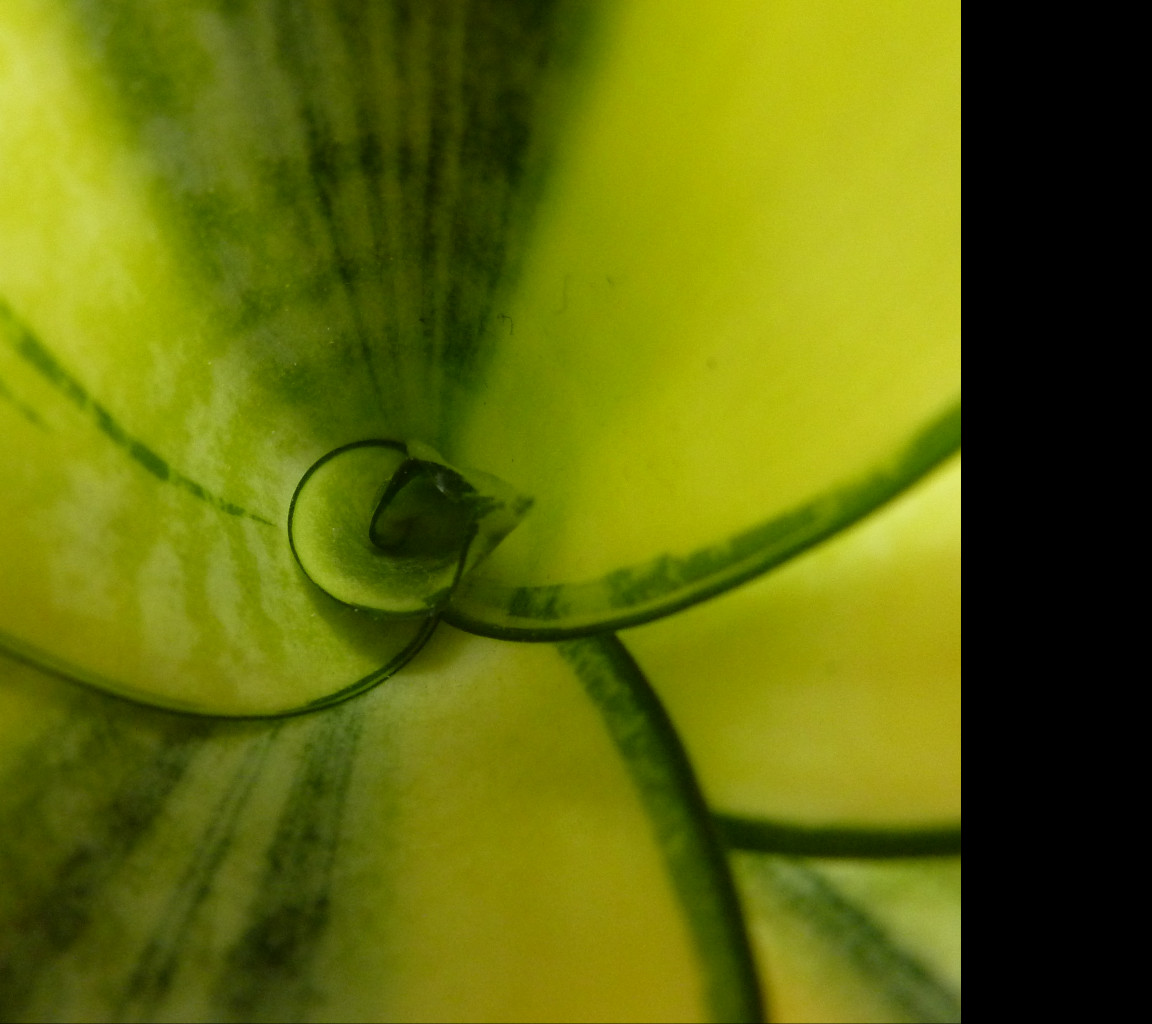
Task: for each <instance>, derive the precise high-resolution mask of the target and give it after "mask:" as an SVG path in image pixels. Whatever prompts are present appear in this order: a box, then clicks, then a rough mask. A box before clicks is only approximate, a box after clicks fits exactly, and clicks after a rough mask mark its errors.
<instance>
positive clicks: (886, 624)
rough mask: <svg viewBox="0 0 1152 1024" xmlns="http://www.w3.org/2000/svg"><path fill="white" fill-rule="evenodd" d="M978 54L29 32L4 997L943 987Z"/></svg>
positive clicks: (18, 134) (690, 2)
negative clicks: (963, 69) (969, 150)
mask: <svg viewBox="0 0 1152 1024" xmlns="http://www.w3.org/2000/svg"><path fill="white" fill-rule="evenodd" d="M958 33H959V11H958V5H955V4H953V3H952V2H949V0H943V2H936V0H928V2H921V3H911V2H901V3H897V4H874V3H866V2H862V0H852V2H848V3H830V2H824V0H814V2H813V0H809V2H803V3H801V2H793V0H731V2H725V3H720V4H706V3H702V2H699V0H683V2H679V0H619V2H609V0H533V2H528V0H428V2H420V0H380V2H375V0H172V2H166V3H159V2H153V0H111V2H104V0H4V2H3V3H2V4H0V1019H5V1020H157V1019H166V1020H167V1019H171V1020H189V1019H197V1020H212V1021H217V1020H275V1021H282V1020H313V1019H317V1020H327V1019H332V1020H580V1021H584V1020H717V1021H729V1020H733V1021H735V1020H757V1019H772V1020H785V1019H815V1020H830V1019H836V1020H849V1019H853V1020H856V1019H869V1020H872V1019H897V1020H903V1019H908V1020H949V1019H954V1018H957V1017H958V1016H959V1013H960V951H959V941H960V940H959V902H960V825H959V822H960V740H959V736H960V708H959V678H960V677H959V671H960V565H959V559H960V462H959V452H960V356H959V202H958V175H959V149H958V145H959V109H958V60H959V48H958Z"/></svg>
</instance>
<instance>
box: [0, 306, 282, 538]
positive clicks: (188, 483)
mask: <svg viewBox="0 0 1152 1024" xmlns="http://www.w3.org/2000/svg"><path fill="white" fill-rule="evenodd" d="M0 324H2V325H3V327H4V331H3V336H4V338H5V340H6V341H7V342H8V343H9V345H10V346H11V348H12V351H14V352H15V353H16V354H17V355H18V356H19V357H20V358H21V359H23V360H24V362H25V363H26V364H27V365H29V366H31V367H32V368H33V369H34V370H36V372H37V373H39V374H40V376H41V377H43V378H44V379H45V380H47V381H48V383H50V384H51V385H52V386H53V387H54V388H56V390H57V391H58V392H60V394H62V395H63V396H64V397H65V398H67V399H68V400H69V401H70V402H71V403H72V404H73V405H75V406H76V407H77V408H78V409H80V410H81V411H83V412H85V413H87V414H88V415H89V416H90V417H91V418H92V421H93V423H95V425H96V427H97V429H98V430H99V431H100V432H101V433H102V434H103V435H104V436H105V437H107V438H108V439H109V440H110V441H111V442H112V443H113V444H115V445H116V446H117V447H118V448H119V449H120V450H121V451H123V452H124V453H125V454H126V455H127V456H128V457H129V458H130V459H132V461H133V462H135V463H136V464H137V465H138V466H141V467H142V468H143V469H144V470H146V471H147V472H148V473H150V474H151V475H152V476H154V477H156V479H158V480H161V481H163V482H164V483H169V484H172V485H174V486H176V487H179V488H180V489H181V490H184V491H186V492H187V493H188V494H191V495H192V496H193V497H195V498H199V499H200V500H201V501H204V502H207V503H208V504H209V505H212V506H213V507H215V508H217V509H219V510H220V511H221V512H225V513H227V514H228V515H230V516H240V517H243V518H245V519H251V520H253V521H255V522H257V523H263V524H264V525H265V526H273V525H275V524H274V523H273V522H272V521H271V520H270V519H266V518H265V517H264V516H261V515H257V514H256V513H255V512H249V511H248V510H247V509H245V508H242V507H241V506H239V505H237V504H235V503H234V502H231V501H228V500H227V499H226V498H222V497H220V496H219V495H217V494H213V493H212V492H211V491H209V490H208V489H207V488H206V487H203V486H202V485H201V484H198V483H197V482H196V481H195V480H193V479H191V478H190V477H188V476H185V475H184V474H183V473H181V472H180V471H179V470H177V469H174V468H173V467H172V466H171V465H170V464H169V463H168V461H167V460H166V459H164V458H163V457H162V456H160V455H158V454H157V453H156V452H155V451H153V450H152V449H151V448H149V447H148V445H146V444H144V442H143V441H141V440H139V439H138V438H136V437H133V436H132V435H131V434H130V433H129V432H128V431H127V430H125V429H124V428H123V427H122V426H121V425H120V423H119V422H118V421H117V420H116V418H115V417H114V416H113V415H112V413H110V412H109V411H108V409H107V408H106V407H105V406H104V405H102V404H101V403H100V402H98V401H96V399H94V398H93V397H92V396H91V395H90V394H89V393H88V391H87V390H86V389H85V388H84V387H83V385H82V384H81V383H80V382H79V381H78V380H77V379H76V378H75V377H74V376H72V374H71V373H69V372H68V371H67V370H66V369H65V368H64V367H63V365H62V364H61V363H60V362H59V360H57V359H56V357H55V356H54V355H53V354H52V353H51V352H50V351H49V350H48V348H47V346H46V345H45V344H44V343H43V342H42V341H41V340H40V339H39V338H37V337H36V335H35V334H33V333H32V330H31V329H30V328H29V327H28V326H27V325H26V324H25V323H24V322H23V321H22V320H20V319H19V318H18V317H17V316H16V314H15V313H14V312H13V311H12V309H11V308H10V307H9V306H8V304H7V303H6V302H4V301H3V300H2V299H0Z"/></svg>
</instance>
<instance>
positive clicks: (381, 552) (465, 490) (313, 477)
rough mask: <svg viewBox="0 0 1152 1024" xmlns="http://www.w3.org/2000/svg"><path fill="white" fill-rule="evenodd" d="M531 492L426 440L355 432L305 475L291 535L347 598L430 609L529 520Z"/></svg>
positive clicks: (416, 611)
mask: <svg viewBox="0 0 1152 1024" xmlns="http://www.w3.org/2000/svg"><path fill="white" fill-rule="evenodd" d="M531 505H532V502H531V499H528V498H525V497H524V496H522V495H520V494H518V493H517V492H516V490H515V489H514V488H512V487H510V486H509V485H508V484H506V483H504V482H503V481H501V480H498V479H497V478H496V477H493V476H491V475H489V474H486V473H482V472H479V471H475V470H462V469H459V468H457V467H454V466H451V465H449V464H448V463H447V462H446V461H445V460H444V459H443V458H442V457H441V456H440V454H439V453H438V452H436V451H435V450H434V449H432V448H430V447H429V446H428V445H425V444H422V443H420V442H418V441H412V442H402V441H393V440H385V439H371V440H366V441H356V442H354V443H352V444H348V445H344V446H342V447H340V448H337V449H335V450H334V451H331V452H329V453H328V454H327V455H325V456H323V457H322V458H321V459H319V460H318V461H317V462H316V463H314V464H313V465H312V467H311V468H310V469H309V470H308V472H307V473H305V474H304V476H303V477H302V478H301V480H300V483H299V485H298V486H297V488H296V493H295V494H294V495H293V497H292V503H291V506H290V507H289V511H288V537H289V542H290V543H291V545H292V552H293V554H294V555H295V557H296V561H297V562H299V564H300V567H301V568H302V569H303V570H304V573H305V575H306V576H307V577H308V578H309V579H310V580H311V581H312V582H313V583H315V584H316V585H317V586H318V587H320V588H321V589H322V590H324V591H325V592H326V593H327V594H328V595H329V596H331V597H334V598H335V599H336V600H337V601H341V602H343V603H344V604H348V605H352V606H353V607H356V608H363V609H367V610H369V611H374V612H379V613H382V614H386V615H395V616H416V615H431V614H434V613H435V612H437V611H438V610H439V609H440V608H441V607H442V606H443V605H444V603H445V602H446V601H447V600H448V598H449V597H450V596H451V594H452V591H453V590H454V589H455V587H456V584H457V583H458V582H459V580H460V578H461V577H462V576H463V575H464V574H465V573H467V572H468V571H470V570H471V569H472V568H473V567H475V566H476V565H477V564H478V563H479V562H480V561H481V560H482V559H483V558H485V557H486V556H487V555H488V554H490V553H491V552H492V550H493V549H494V548H495V547H496V545H497V544H499V543H500V542H501V541H502V540H503V539H504V538H505V537H506V536H507V535H508V534H509V533H510V532H511V531H512V530H513V529H514V528H515V527H516V525H517V524H518V523H519V522H520V520H521V519H522V518H523V517H524V515H525V514H526V513H527V511H528V509H529V508H530V507H531Z"/></svg>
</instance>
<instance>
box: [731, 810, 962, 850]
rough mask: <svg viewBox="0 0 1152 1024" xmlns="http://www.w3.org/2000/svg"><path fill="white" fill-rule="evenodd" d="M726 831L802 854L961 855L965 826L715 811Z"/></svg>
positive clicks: (735, 838) (737, 843)
mask: <svg viewBox="0 0 1152 1024" xmlns="http://www.w3.org/2000/svg"><path fill="white" fill-rule="evenodd" d="M715 820H716V826H717V828H718V829H719V830H720V836H721V838H722V839H723V840H724V842H725V843H727V844H728V846H730V847H733V848H734V849H737V850H755V851H758V852H760V853H776V854H788V855H791V856H799V857H854V858H867V859H881V858H883V859H887V858H900V857H959V856H960V826H959V825H949V826H941V827H933V828H906V829H897V828H860V827H852V826H845V827H827V828H825V827H809V826H804V825H791V824H785V823H781V822H775V821H765V820H763V819H760V818H748V817H742V816H740V815H736V814H717V815H715Z"/></svg>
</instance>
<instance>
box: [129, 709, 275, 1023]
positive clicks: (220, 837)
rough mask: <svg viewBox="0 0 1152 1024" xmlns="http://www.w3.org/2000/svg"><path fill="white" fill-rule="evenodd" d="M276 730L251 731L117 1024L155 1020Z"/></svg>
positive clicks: (146, 951)
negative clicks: (250, 735) (120, 1020)
mask: <svg viewBox="0 0 1152 1024" xmlns="http://www.w3.org/2000/svg"><path fill="white" fill-rule="evenodd" d="M278 733H279V726H278V725H274V726H271V727H268V728H263V729H259V730H258V731H256V732H254V733H253V735H252V737H251V741H250V743H249V745H248V749H247V751H246V753H245V756H244V758H243V760H242V762H241V763H240V765H239V767H238V768H237V769H236V771H235V773H234V775H233V778H232V780H231V783H230V784H229V785H228V787H227V788H226V789H225V790H224V792H223V793H222V794H221V796H220V799H219V800H218V801H217V804H216V807H215V808H214V809H213V812H212V814H211V816H210V817H209V819H208V827H207V829H206V830H205V831H204V833H203V835H201V837H200V838H199V840H198V841H197V843H196V844H195V848H194V850H193V851H192V862H191V863H190V864H189V866H188V868H187V870H186V871H185V872H184V873H183V875H182V877H181V878H180V880H179V882H178V883H177V884H176V886H175V887H174V888H173V889H172V890H171V893H170V895H169V898H168V902H167V905H166V906H165V908H164V911H163V913H162V914H161V917H160V920H159V923H158V924H157V927H156V929H155V930H154V932H153V934H152V936H151V938H150V939H149V940H148V943H147V945H146V946H145V948H144V952H143V953H142V954H141V955H140V958H139V960H138V961H137V963H136V966H135V968H134V969H133V970H132V973H131V975H130V976H129V978H128V981H127V984H126V985H125V986H124V991H123V993H122V996H121V999H120V1005H119V1007H118V1012H117V1016H118V1018H119V1019H122V1020H148V1019H150V1018H154V1017H155V1012H156V1010H157V1009H158V1008H159V1007H160V1006H161V1005H162V1004H163V1001H164V999H165V997H166V996H167V995H168V992H169V989H170V987H171V985H172V980H173V978H174V977H175V975H176V972H177V970H178V968H179V967H180V964H181V958H182V957H183V955H184V954H185V952H186V949H187V948H188V947H189V946H191V945H192V943H191V942H188V941H187V939H188V937H189V935H190V934H191V931H192V929H193V927H194V925H195V924H196V922H197V915H198V914H199V912H200V910H201V908H202V907H203V905H204V903H205V901H206V900H207V899H208V897H209V896H210V895H211V894H212V891H213V886H214V883H215V879H216V875H217V872H218V870H219V868H220V865H221V864H222V863H223V862H224V860H225V858H226V857H227V855H228V854H229V853H230V852H231V851H232V848H233V843H234V841H235V839H236V836H237V831H238V828H239V829H241V830H242V828H243V818H242V813H243V812H244V810H245V809H246V808H247V806H248V802H249V797H250V796H251V794H252V789H253V787H254V785H255V783H256V781H257V779H258V778H259V776H260V773H261V771H262V769H263V768H264V766H265V764H266V762H267V760H268V755H269V752H270V751H271V749H272V745H273V743H274V741H275V739H276V736H277V734H278Z"/></svg>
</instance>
